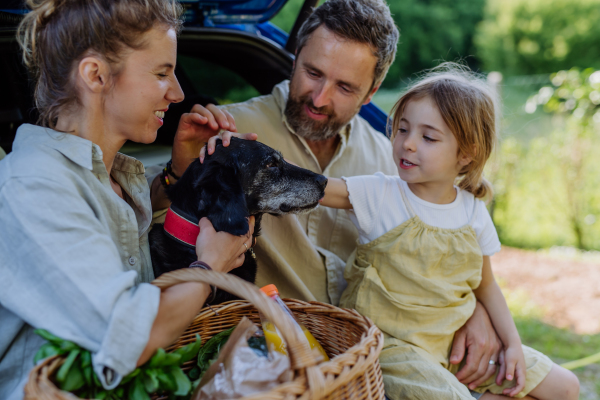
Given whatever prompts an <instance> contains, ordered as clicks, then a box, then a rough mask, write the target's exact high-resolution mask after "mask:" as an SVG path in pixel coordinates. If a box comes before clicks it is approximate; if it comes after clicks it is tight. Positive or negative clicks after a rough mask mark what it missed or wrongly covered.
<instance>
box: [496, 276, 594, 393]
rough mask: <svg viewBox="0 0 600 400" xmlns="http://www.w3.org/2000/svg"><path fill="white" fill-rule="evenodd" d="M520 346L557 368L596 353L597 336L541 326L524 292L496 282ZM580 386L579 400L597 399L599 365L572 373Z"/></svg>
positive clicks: (538, 310) (539, 309)
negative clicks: (520, 343)
mask: <svg viewBox="0 0 600 400" xmlns="http://www.w3.org/2000/svg"><path fill="white" fill-rule="evenodd" d="M499 284H500V287H501V288H502V293H503V294H504V297H505V298H506V302H507V303H508V308H509V309H510V312H511V313H512V315H513V318H514V320H515V324H516V325H517V329H518V331H519V335H520V336H521V341H522V342H523V344H525V345H527V346H529V347H532V348H534V349H536V350H538V351H541V352H542V353H544V354H546V355H547V356H548V357H550V358H551V359H552V361H554V362H556V363H557V364H561V363H564V362H566V361H572V360H578V359H581V358H584V357H587V356H590V355H592V354H596V353H598V352H599V351H600V335H578V334H576V333H573V332H570V331H569V330H567V329H561V328H556V327H554V326H552V325H549V324H547V323H544V322H543V318H544V309H543V307H540V306H539V305H538V304H536V303H534V302H533V301H531V299H530V298H529V297H528V295H527V292H526V291H525V290H509V289H507V288H506V287H505V286H504V284H503V282H502V281H501V280H499ZM573 372H574V373H575V374H576V375H577V377H578V378H579V381H580V383H581V395H580V400H596V399H600V364H592V365H588V366H586V367H583V368H577V369H575V370H574V371H573Z"/></svg>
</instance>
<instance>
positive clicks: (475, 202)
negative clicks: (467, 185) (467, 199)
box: [469, 196, 477, 226]
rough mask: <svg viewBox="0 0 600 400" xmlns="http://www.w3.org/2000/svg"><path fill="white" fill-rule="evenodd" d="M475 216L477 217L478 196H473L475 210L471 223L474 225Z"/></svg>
mask: <svg viewBox="0 0 600 400" xmlns="http://www.w3.org/2000/svg"><path fill="white" fill-rule="evenodd" d="M475 217H477V197H475V196H473V212H472V213H471V219H470V220H469V225H471V226H473V222H475Z"/></svg>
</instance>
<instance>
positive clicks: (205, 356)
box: [198, 327, 235, 378]
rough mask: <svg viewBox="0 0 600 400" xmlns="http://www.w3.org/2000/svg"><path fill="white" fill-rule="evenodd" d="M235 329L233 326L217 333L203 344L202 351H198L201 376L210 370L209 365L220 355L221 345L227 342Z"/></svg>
mask: <svg viewBox="0 0 600 400" xmlns="http://www.w3.org/2000/svg"><path fill="white" fill-rule="evenodd" d="M234 329H235V327H231V328H229V329H227V330H225V331H223V332H220V333H217V334H216V335H215V336H213V337H212V338H210V340H208V341H207V342H206V343H205V344H204V346H202V349H200V352H199V353H198V368H199V371H198V373H199V378H201V377H202V376H203V375H204V373H205V372H206V371H207V370H208V367H210V365H211V364H212V363H213V361H214V360H215V359H216V358H217V357H218V356H219V351H220V350H221V347H223V346H224V345H225V343H227V340H228V339H229V336H231V332H233V330H234Z"/></svg>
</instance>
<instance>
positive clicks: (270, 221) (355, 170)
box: [222, 81, 398, 305]
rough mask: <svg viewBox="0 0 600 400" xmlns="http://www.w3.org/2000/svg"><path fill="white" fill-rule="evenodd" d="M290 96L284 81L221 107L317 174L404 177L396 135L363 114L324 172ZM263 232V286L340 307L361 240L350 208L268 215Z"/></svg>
mask: <svg viewBox="0 0 600 400" xmlns="http://www.w3.org/2000/svg"><path fill="white" fill-rule="evenodd" d="M288 94H289V81H283V82H281V83H280V84H278V85H277V86H275V88H274V89H273V92H272V94H270V95H266V96H260V97H257V98H254V99H251V100H248V101H246V102H244V103H240V104H231V105H226V106H223V107H222V108H224V109H226V110H227V111H229V112H230V113H231V114H232V115H233V117H234V118H235V123H236V126H237V130H238V132H256V133H257V134H258V140H259V141H261V142H262V143H265V144H266V145H268V146H271V147H273V148H275V149H277V150H279V151H281V153H282V154H283V156H284V157H285V158H287V159H288V160H290V161H292V162H294V163H296V164H298V165H299V166H301V167H303V168H306V169H309V170H311V171H314V172H317V173H320V174H323V175H325V176H327V177H335V178H339V177H341V176H342V175H344V176H354V175H367V174H374V173H375V172H383V173H384V174H386V175H397V174H398V170H397V168H396V167H395V164H394V161H393V159H392V146H391V143H390V141H389V139H388V138H386V137H385V136H384V135H383V134H381V133H380V132H378V131H376V130H375V129H373V128H372V127H371V126H370V125H369V123H368V122H367V121H365V120H364V119H363V118H361V117H359V116H358V115H357V116H355V117H354V118H352V120H351V121H350V123H349V124H348V125H347V126H346V127H345V128H343V129H342V131H341V132H340V139H341V140H340V144H339V146H338V148H337V150H336V152H335V155H334V157H333V159H332V160H331V162H330V163H329V165H328V166H327V167H326V168H325V170H321V168H320V166H319V163H318V161H317V158H316V157H315V155H314V154H313V152H312V151H311V150H310V147H308V144H307V143H306V141H305V140H304V138H302V137H300V136H298V135H296V133H295V132H294V130H293V129H292V128H291V127H290V126H289V124H288V123H287V121H286V119H285V116H284V110H285V104H286V102H287V99H288ZM261 232H262V233H261V237H260V239H259V240H258V244H257V246H256V257H257V260H258V264H259V268H258V276H257V280H256V284H257V285H259V286H263V285H267V284H269V283H273V284H275V285H276V286H277V288H278V289H279V291H280V293H281V294H282V296H284V297H291V298H297V299H302V300H318V301H322V302H326V303H331V304H334V305H337V304H339V300H340V296H341V293H342V291H343V290H344V288H345V287H346V281H345V280H344V277H343V272H344V267H345V265H346V260H347V259H348V257H349V256H350V254H351V253H352V252H353V251H354V249H355V248H356V240H357V238H358V231H357V229H356V228H355V226H354V224H353V223H352V222H351V221H350V219H349V217H348V215H347V213H346V211H344V210H336V209H333V208H327V207H318V208H317V209H315V210H313V211H311V212H309V213H305V214H300V215H286V216H282V217H274V216H271V215H265V216H264V217H263V220H262V231H261Z"/></svg>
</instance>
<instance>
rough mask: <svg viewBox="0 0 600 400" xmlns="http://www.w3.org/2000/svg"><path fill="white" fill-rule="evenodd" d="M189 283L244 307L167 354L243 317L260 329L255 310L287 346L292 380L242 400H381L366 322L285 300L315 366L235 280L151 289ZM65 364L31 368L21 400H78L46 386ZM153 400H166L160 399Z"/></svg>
mask: <svg viewBox="0 0 600 400" xmlns="http://www.w3.org/2000/svg"><path fill="white" fill-rule="evenodd" d="M189 281H196V282H204V283H209V284H212V285H216V286H217V287H219V288H221V289H224V290H226V291H228V292H230V293H233V294H235V295H237V296H238V297H240V298H244V299H247V300H248V301H246V300H239V301H230V302H227V303H223V304H221V305H218V306H213V307H205V308H204V309H202V310H201V312H200V314H198V316H196V318H195V319H194V321H193V322H192V324H191V325H190V326H189V327H188V329H187V330H186V331H185V332H184V334H183V335H182V336H181V337H180V338H179V339H178V340H177V342H176V343H174V344H173V345H171V346H170V347H169V348H168V349H167V351H173V350H175V349H177V348H179V347H182V346H185V345H186V344H189V343H191V342H193V341H194V340H195V335H196V334H199V335H200V337H201V338H202V342H203V343H205V342H206V341H207V340H208V339H210V338H211V337H213V336H214V335H216V334H217V333H219V332H222V331H224V330H226V329H228V328H231V327H232V326H235V325H237V324H238V322H239V321H240V320H241V319H242V318H243V317H244V316H245V317H248V318H250V319H251V320H252V321H253V322H255V323H257V324H259V323H260V319H259V316H258V310H260V311H261V312H262V313H264V314H265V315H266V316H267V317H268V318H270V320H271V321H274V322H275V325H276V326H277V328H278V329H279V330H280V331H281V334H282V336H283V337H284V339H285V341H286V343H287V347H288V351H289V354H290V361H291V366H292V369H293V370H294V378H293V379H292V380H291V381H290V382H287V383H284V384H281V385H279V386H277V387H275V388H274V389H272V390H270V391H268V392H262V393H260V394H259V395H254V396H246V397H243V399H244V400H259V399H260V400H295V399H298V400H320V399H323V400H329V399H353V400H355V399H356V400H362V399H373V400H380V399H382V400H383V399H384V398H385V396H384V389H383V378H382V375H381V369H380V367H379V361H378V357H379V353H380V352H381V349H382V347H383V335H382V333H381V331H380V330H379V329H378V328H377V326H375V325H374V324H373V323H372V322H371V321H370V320H369V319H368V318H366V317H363V316H361V315H360V314H358V313H357V312H356V311H354V310H348V309H341V308H338V307H335V306H332V305H329V304H324V303H319V302H305V301H300V300H290V299H285V300H284V301H285V302H286V304H287V305H288V307H289V308H290V309H291V310H292V312H293V313H294V315H295V316H296V317H297V318H298V320H299V321H301V322H302V323H303V324H304V325H305V326H306V327H307V328H308V330H309V331H310V332H311V333H312V334H313V335H314V336H315V338H316V339H317V340H318V341H319V342H320V343H321V345H322V346H323V348H324V349H325V351H326V352H327V354H328V355H329V357H330V360H329V361H327V362H322V363H319V362H318V360H316V359H315V354H314V353H313V352H312V351H311V350H310V348H309V347H308V345H307V344H306V343H305V341H303V340H302V336H300V335H302V333H299V332H298V331H297V330H296V329H294V328H293V326H292V325H291V324H286V323H284V322H285V321H286V318H285V314H284V313H283V311H282V310H281V309H280V308H279V307H278V306H277V304H276V303H275V302H273V301H271V300H270V299H269V298H268V297H267V296H265V295H264V294H263V293H262V292H260V291H259V290H258V288H257V287H256V286H254V285H251V284H249V283H247V282H245V281H243V280H241V279H239V278H237V277H235V276H233V275H228V274H222V273H218V272H212V271H205V270H203V269H200V268H193V269H181V270H177V271H173V272H170V273H167V274H164V275H161V276H160V277H159V278H158V279H156V280H154V281H153V282H152V283H153V284H154V285H156V286H158V287H160V288H161V289H166V288H168V287H170V286H173V285H175V284H177V283H181V282H189ZM63 362H64V358H62V357H51V358H48V359H46V360H44V361H42V362H41V363H39V364H38V365H37V366H35V367H34V368H33V369H32V371H31V372H30V374H29V381H28V382H27V384H26V386H25V400H33V399H36V400H74V399H78V397H76V396H74V395H72V394H71V393H67V392H63V391H61V390H59V389H58V388H57V387H56V386H55V385H54V383H53V382H52V381H51V380H50V377H51V376H52V375H53V374H54V373H55V372H56V371H57V369H58V368H59V367H60V365H61V364H62V363H63ZM189 363H192V362H191V361H190V362H189ZM189 368H191V365H190V367H189ZM154 398H155V399H156V400H163V399H166V397H159V396H155V397H154Z"/></svg>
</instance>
